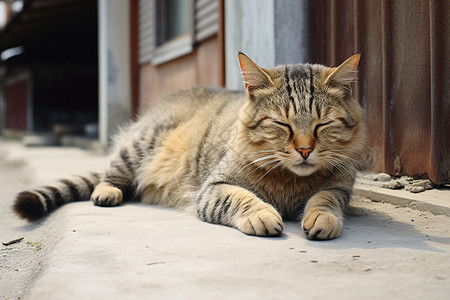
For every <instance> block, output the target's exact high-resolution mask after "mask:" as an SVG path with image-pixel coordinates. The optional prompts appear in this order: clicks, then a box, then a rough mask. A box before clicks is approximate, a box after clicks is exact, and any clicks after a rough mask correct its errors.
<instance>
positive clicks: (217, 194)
mask: <svg viewBox="0 0 450 300" xmlns="http://www.w3.org/2000/svg"><path fill="white" fill-rule="evenodd" d="M196 208H197V215H198V216H199V218H200V219H202V220H203V221H206V222H210V223H216V224H223V225H228V226H232V227H235V228H237V229H239V230H241V231H242V232H244V233H246V234H249V235H258V236H279V235H281V232H282V231H283V221H282V219H281V216H280V214H279V213H278V212H277V211H276V210H275V208H273V206H271V205H270V204H267V203H265V202H264V201H263V200H261V199H260V198H258V197H257V196H256V195H255V194H254V193H252V192H250V191H248V190H246V189H244V188H242V187H239V186H236V185H232V184H228V183H222V182H212V183H208V184H205V185H204V186H203V188H202V189H201V190H200V191H199V193H198V195H197V197H196Z"/></svg>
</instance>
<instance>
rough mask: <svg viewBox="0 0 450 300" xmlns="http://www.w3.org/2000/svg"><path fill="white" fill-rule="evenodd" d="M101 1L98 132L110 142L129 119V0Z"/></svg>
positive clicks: (102, 140)
mask: <svg viewBox="0 0 450 300" xmlns="http://www.w3.org/2000/svg"><path fill="white" fill-rule="evenodd" d="M98 1H99V99H100V113H99V114H100V115H99V134H100V142H101V143H102V145H107V144H108V141H109V139H110V137H111V135H112V134H114V133H115V132H116V131H117V128H118V127H119V126H120V125H121V124H124V123H125V122H127V121H129V120H130V116H131V113H130V111H131V108H130V104H131V100H130V97H131V87H130V49H129V45H130V42H129V35H130V34H129V33H130V30H129V24H130V22H129V2H128V1H123V0H98Z"/></svg>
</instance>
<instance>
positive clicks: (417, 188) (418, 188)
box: [410, 186, 425, 193]
mask: <svg viewBox="0 0 450 300" xmlns="http://www.w3.org/2000/svg"><path fill="white" fill-rule="evenodd" d="M423 191H425V188H424V187H423V186H413V187H412V188H411V190H410V192H411V193H420V192H423Z"/></svg>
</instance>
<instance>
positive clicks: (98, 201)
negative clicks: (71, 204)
mask: <svg viewBox="0 0 450 300" xmlns="http://www.w3.org/2000/svg"><path fill="white" fill-rule="evenodd" d="M91 200H92V203H94V205H97V206H116V205H119V204H120V203H122V191H121V190H120V189H118V188H116V187H115V186H108V185H102V184H99V185H98V186H97V187H96V188H95V190H94V192H93V193H92V195H91Z"/></svg>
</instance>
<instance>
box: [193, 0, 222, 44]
mask: <svg viewBox="0 0 450 300" xmlns="http://www.w3.org/2000/svg"><path fill="white" fill-rule="evenodd" d="M218 31H219V1H218V0H198V1H196V2H195V41H196V42H201V41H203V40H205V39H207V38H209V37H211V36H213V35H215V34H217V32H218Z"/></svg>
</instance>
